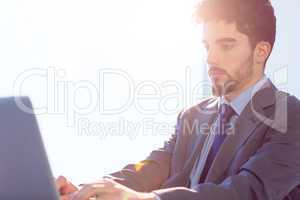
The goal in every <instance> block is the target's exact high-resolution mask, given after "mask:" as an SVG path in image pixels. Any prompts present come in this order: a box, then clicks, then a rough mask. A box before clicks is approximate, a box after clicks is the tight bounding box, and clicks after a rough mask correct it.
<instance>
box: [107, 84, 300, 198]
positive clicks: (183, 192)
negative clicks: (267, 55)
mask: <svg viewBox="0 0 300 200" xmlns="http://www.w3.org/2000/svg"><path fill="white" fill-rule="evenodd" d="M269 83H270V82H269ZM216 112H217V99H216V98H215V97H212V98H209V99H206V100H203V101H202V102H200V103H199V104H197V105H195V106H193V107H191V108H189V109H186V110H184V111H182V112H181V113H180V114H179V116H178V120H177V125H176V131H175V134H174V135H173V136H172V137H171V139H170V140H169V141H167V142H166V143H165V145H164V147H163V148H161V149H159V150H156V151H153V152H152V153H151V154H150V156H149V157H148V158H147V159H146V160H144V161H142V162H140V163H137V164H130V165H128V166H126V167H125V168H124V169H123V170H121V171H119V172H116V173H113V174H111V176H112V177H113V179H115V180H116V181H117V182H120V183H121V184H124V185H126V186H128V187H130V188H132V189H135V190H137V191H143V192H149V191H155V192H156V194H158V195H159V196H160V198H161V199H162V200H201V199H203V200H216V199H226V200H283V199H293V200H296V199H300V187H298V186H300V102H299V101H298V100H297V99H296V98H295V97H294V96H290V95H288V94H287V93H284V92H281V91H278V90H277V89H276V88H275V87H274V86H273V85H272V84H271V83H270V84H269V85H268V86H266V87H264V88H262V89H261V90H259V91H258V92H257V93H256V94H255V95H254V97H253V98H252V100H251V102H250V103H249V104H248V105H247V106H246V108H245V109H244V110H243V112H242V113H241V115H240V116H239V118H238V120H237V122H236V127H235V129H234V130H235V131H234V134H233V135H230V136H227V137H226V139H225V141H224V143H223V144H222V146H221V147H220V150H219V152H218V154H217V155H216V157H215V160H214V162H213V163H212V166H211V168H210V170H209V172H208V175H207V177H206V180H205V182H204V183H202V184H199V185H198V186H197V187H196V188H193V189H190V188H189V186H190V180H189V176H190V173H191V170H192V168H193V165H194V164H195V161H196V160H197V158H198V157H199V154H200V151H201V149H202V147H203V146H204V142H205V139H206V137H207V135H208V134H209V128H210V126H211V124H212V122H213V120H214V119H215V118H216V114H217V113H216Z"/></svg>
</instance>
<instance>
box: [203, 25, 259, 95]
mask: <svg viewBox="0 0 300 200" xmlns="http://www.w3.org/2000/svg"><path fill="white" fill-rule="evenodd" d="M203 30H204V34H203V43H204V45H205V48H206V50H207V51H206V53H207V54H206V60H207V64H208V74H209V77H210V79H211V81H212V85H213V93H214V95H216V96H220V95H226V94H228V93H231V92H236V91H239V90H241V89H242V88H243V87H245V86H246V85H247V83H249V82H251V80H252V79H253V78H254V77H253V76H254V73H253V70H254V69H253V67H254V66H253V63H254V62H253V49H252V47H251V45H250V41H249V38H248V36H247V35H245V34H243V33H241V32H239V31H238V30H237V28H236V25H235V23H227V22H225V21H209V22H206V23H204V29H203Z"/></svg>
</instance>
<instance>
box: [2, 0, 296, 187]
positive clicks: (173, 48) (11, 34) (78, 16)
mask: <svg viewBox="0 0 300 200" xmlns="http://www.w3.org/2000/svg"><path fill="white" fill-rule="evenodd" d="M195 3H196V1H194V0H165V1H158V0H152V1H146V0H129V1H122V0H109V1H108V0H101V1H99V0H98V1H96V0H85V1H79V0H51V1H49V0H47V1H46V0H26V1H25V0H10V1H8V0H1V1H0V33H1V34H0V36H1V37H0V55H1V59H0V66H1V68H0V72H1V78H0V95H1V96H7V95H16V94H18V95H20V94H23V95H29V96H30V97H31V98H32V100H33V103H34V105H35V107H36V109H37V113H38V114H37V117H38V121H39V124H40V129H41V131H42V135H43V138H44V143H45V145H46V148H47V152H48V155H49V160H50V163H51V167H52V170H53V174H54V175H55V176H57V175H59V174H64V175H65V176H67V177H69V178H70V179H71V180H72V181H74V182H75V183H81V182H85V181H89V180H93V179H96V178H98V177H101V176H102V175H104V174H107V173H110V172H113V171H116V170H118V169H120V168H121V167H123V166H125V165H126V164H127V163H131V162H136V161H138V160H141V159H143V158H145V157H146V156H147V155H148V153H149V152H150V151H151V150H153V149H156V148H158V147H161V146H162V145H163V141H164V140H166V139H167V138H168V137H169V136H170V134H172V132H173V125H174V124H175V120H176V115H177V113H178V112H179V111H180V110H181V109H182V108H184V107H185V106H188V105H190V104H193V103H196V102H197V101H198V100H199V98H200V97H201V96H205V95H207V92H208V88H207V82H205V80H206V76H205V72H206V70H205V65H204V64H203V55H202V50H201V47H200V43H201V42H200V41H201V31H200V27H197V26H196V25H195V24H194V22H193V18H192V13H193V9H194V5H195ZM274 6H275V9H276V14H277V17H278V30H277V31H278V35H277V42H276V45H275V49H274V52H273V54H272V57H271V60H270V62H269V63H268V67H267V74H268V76H269V77H270V78H271V79H272V80H273V81H274V82H275V84H276V85H277V86H278V87H279V88H282V89H284V90H288V91H289V92H290V93H292V94H295V95H296V96H298V97H300V86H299V83H298V81H297V79H298V76H299V75H298V74H300V70H299V66H300V65H299V64H300V62H299V60H298V57H297V55H298V51H299V41H300V40H299V38H298V37H299V35H300V28H299V26H298V25H299V19H300V14H299V12H297V8H299V7H300V3H299V2H298V1H292V0H290V1H276V2H274ZM104 69H110V70H115V71H114V72H116V71H118V72H121V71H120V70H122V76H117V75H116V74H108V75H107V76H106V78H105V79H101V77H100V72H101V70H104ZM125 75H126V77H127V79H125V78H124V77H125ZM128 80H130V83H129V82H128ZM167 81H168V82H167ZM201 81H202V82H201ZM203 81H204V82H203ZM198 83H200V86H204V87H201V88H202V89H199V90H197V94H195V93H193V88H194V87H195V86H196V85H197V84H198ZM198 86H199V85H198ZM205 86H206V87H205ZM139 88H140V89H139ZM178 88H179V89H178ZM139 94H148V96H146V97H145V96H144V97H143V99H142V98H140V96H139ZM127 100H130V101H131V104H127V103H126V102H127ZM122 105H123V108H124V109H123V110H119V112H118V113H113V114H107V113H104V112H103V108H104V109H105V110H107V109H113V108H118V107H120V106H122ZM124 105H126V106H124ZM101 108H102V110H101ZM74 111H77V112H74ZM87 121H88V122H89V124H90V126H87V123H86V122H87ZM124 121H125V122H126V123H129V124H130V125H129V126H126V125H125V126H124V124H122V122H124ZM145 121H146V123H145ZM83 122H84V123H83ZM143 122H144V123H143ZM124 127H125V128H124ZM134 127H136V128H134ZM84 131H88V133H90V134H92V135H84V134H83V133H84Z"/></svg>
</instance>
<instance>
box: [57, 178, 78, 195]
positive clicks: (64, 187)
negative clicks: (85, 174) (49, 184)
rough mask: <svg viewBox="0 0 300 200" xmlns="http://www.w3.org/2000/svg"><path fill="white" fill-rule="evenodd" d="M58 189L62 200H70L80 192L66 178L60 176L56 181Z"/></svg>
mask: <svg viewBox="0 0 300 200" xmlns="http://www.w3.org/2000/svg"><path fill="white" fill-rule="evenodd" d="M55 184H56V188H57V190H58V192H59V194H60V198H61V200H69V199H71V198H72V196H73V195H74V192H76V191H78V188H77V187H76V186H74V185H73V184H72V183H71V182H69V181H68V180H67V179H66V178H65V177H63V176H59V177H58V178H57V179H56V180H55Z"/></svg>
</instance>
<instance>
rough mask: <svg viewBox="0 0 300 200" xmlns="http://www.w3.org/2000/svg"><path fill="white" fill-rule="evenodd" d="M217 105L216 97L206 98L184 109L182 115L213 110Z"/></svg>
mask: <svg viewBox="0 0 300 200" xmlns="http://www.w3.org/2000/svg"><path fill="white" fill-rule="evenodd" d="M217 104H218V97H214V96H212V97H208V98H204V99H202V100H201V101H200V102H198V103H196V104H194V105H191V106H188V107H186V108H185V109H184V110H183V111H182V114H195V113H199V112H201V111H204V110H214V109H215V108H216V105H217Z"/></svg>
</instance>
